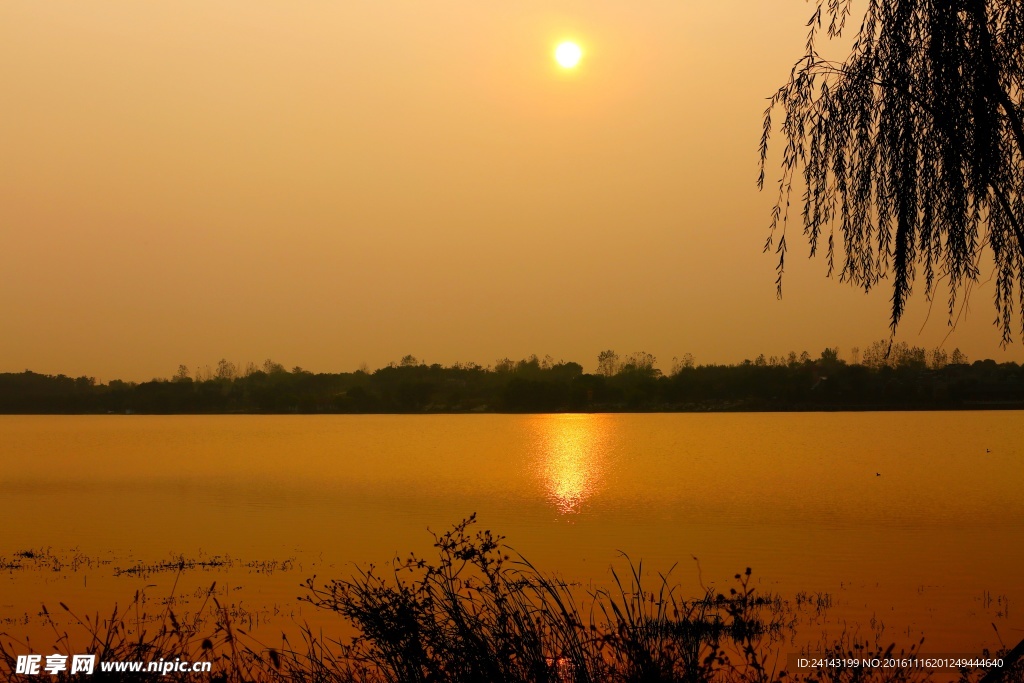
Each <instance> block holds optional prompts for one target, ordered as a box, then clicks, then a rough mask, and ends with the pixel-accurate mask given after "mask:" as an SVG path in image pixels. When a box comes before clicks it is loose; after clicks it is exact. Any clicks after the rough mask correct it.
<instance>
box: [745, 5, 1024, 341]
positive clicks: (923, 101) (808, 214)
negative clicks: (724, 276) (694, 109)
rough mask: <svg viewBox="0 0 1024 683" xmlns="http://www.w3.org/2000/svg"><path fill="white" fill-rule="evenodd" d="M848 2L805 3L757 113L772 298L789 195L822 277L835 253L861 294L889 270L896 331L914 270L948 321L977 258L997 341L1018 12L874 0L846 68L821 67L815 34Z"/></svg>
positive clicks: (1020, 142)
mask: <svg viewBox="0 0 1024 683" xmlns="http://www.w3.org/2000/svg"><path fill="white" fill-rule="evenodd" d="M852 6H853V1H852V0H816V9H815V12H814V14H813V15H812V17H811V21H810V22H809V24H808V26H809V27H810V34H809V36H808V39H807V44H806V52H805V54H804V56H803V57H802V58H801V59H800V60H799V61H798V62H797V63H796V65H795V66H794V67H793V70H792V72H791V73H790V77H789V80H788V82H787V83H786V84H785V85H784V86H783V87H782V88H780V89H779V90H778V92H776V93H775V95H774V96H773V97H772V98H771V101H770V104H769V106H768V109H767V110H766V112H765V120H764V135H763V138H762V142H761V175H760V177H759V179H758V184H759V186H762V187H763V184H764V168H765V163H766V160H767V150H768V140H769V137H770V134H771V131H772V129H773V123H772V115H773V113H774V112H775V111H776V110H777V109H780V110H781V111H782V113H783V114H784V119H783V122H782V124H781V126H779V127H778V128H779V130H780V131H781V132H782V135H783V141H784V149H783V155H782V172H781V176H780V179H779V197H778V201H777V203H776V206H775V208H774V211H773V214H772V222H771V231H770V235H769V237H768V240H767V242H766V243H765V251H768V250H770V249H774V250H775V252H776V253H777V254H778V257H779V263H778V280H777V286H778V288H779V293H780V295H781V287H782V273H783V269H784V265H785V255H786V249H787V246H786V235H785V228H786V222H787V219H788V210H789V205H790V201H791V194H792V192H793V191H794V189H799V191H800V192H802V197H801V201H800V204H802V218H803V231H804V235H805V236H806V238H807V239H808V241H809V243H810V247H811V254H812V255H813V254H814V253H815V251H816V249H817V247H818V245H819V242H820V241H821V240H822V239H826V240H827V256H826V258H827V260H828V268H829V274H830V275H831V274H832V272H833V267H834V258H835V256H836V253H837V252H839V253H840V254H841V256H842V266H841V270H840V276H839V277H840V279H841V280H843V281H847V282H850V283H852V284H854V285H857V286H860V287H863V288H864V289H865V290H869V289H871V287H872V286H874V285H875V284H877V282H878V281H879V280H880V279H881V278H883V277H885V276H886V275H887V274H888V273H889V271H890V270H892V272H893V274H894V278H893V293H892V327H893V329H894V330H895V328H896V326H897V324H898V323H899V320H900V316H901V315H902V314H903V311H904V307H905V305H906V301H907V297H908V296H909V295H910V293H911V288H912V284H913V282H914V279H915V277H916V276H917V275H918V267H920V268H921V269H922V270H923V276H924V281H925V286H926V288H927V293H928V296H929V297H931V296H932V294H933V293H934V289H935V286H936V284H937V283H938V282H939V281H940V280H942V279H944V278H948V286H949V299H948V305H949V320H950V322H951V323H953V322H954V318H955V316H956V304H957V298H958V296H959V295H960V294H961V292H963V293H964V297H966V296H968V295H969V293H970V287H971V285H972V284H973V283H975V282H976V281H977V279H978V274H979V272H980V270H979V260H980V258H981V255H982V253H983V250H984V249H985V248H988V250H989V253H991V255H992V258H993V260H994V263H995V282H996V293H995V307H996V324H997V325H998V326H999V327H1000V329H1001V333H1002V342H1003V344H1006V343H1009V342H1010V341H1011V339H1012V332H1011V327H1012V316H1013V313H1014V310H1015V309H1024V227H1022V225H1024V163H1022V161H1024V123H1022V119H1024V3H1021V2H1020V0H949V1H943V2H932V1H930V0H891V1H889V2H880V1H878V0H872V1H871V2H869V3H867V8H866V10H865V13H864V16H863V20H862V22H861V24H860V28H859V30H858V31H857V34H856V37H855V40H854V42H853V45H852V49H851V52H850V55H849V57H848V58H847V59H846V61H845V62H834V61H829V60H827V59H824V58H823V57H822V56H821V55H820V54H819V51H818V47H819V42H820V41H819V38H820V36H821V34H822V33H823V32H824V33H825V34H826V35H827V36H828V37H829V38H836V37H838V36H840V35H841V34H842V32H843V30H844V27H845V24H846V21H847V19H848V18H849V17H850V13H851V11H852ZM826 25H827V28H825V26H826ZM836 226H838V228H839V230H838V233H839V235H838V237H839V239H840V240H841V242H842V244H841V246H839V245H837V244H836V230H835V228H836ZM1015 289H1016V290H1017V291H1016V295H1015ZM1015 296H1017V297H1020V298H1019V299H1016V300H1015Z"/></svg>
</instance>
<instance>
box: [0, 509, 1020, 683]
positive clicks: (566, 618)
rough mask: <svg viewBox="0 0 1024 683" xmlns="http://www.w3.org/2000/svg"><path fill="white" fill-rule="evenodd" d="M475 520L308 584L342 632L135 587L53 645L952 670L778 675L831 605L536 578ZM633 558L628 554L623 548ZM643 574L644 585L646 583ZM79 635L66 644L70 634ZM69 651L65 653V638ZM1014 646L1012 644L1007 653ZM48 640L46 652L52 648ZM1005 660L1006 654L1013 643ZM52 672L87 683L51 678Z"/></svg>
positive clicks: (135, 651)
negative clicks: (254, 623)
mask: <svg viewBox="0 0 1024 683" xmlns="http://www.w3.org/2000/svg"><path fill="white" fill-rule="evenodd" d="M475 523H476V519H475V516H471V517H469V518H467V519H465V520H463V521H462V522H460V523H458V524H456V525H454V526H453V527H452V528H451V529H449V530H448V531H446V532H444V533H440V534H434V548H435V550H436V557H432V558H430V559H427V558H424V557H418V556H416V555H409V556H408V557H405V558H400V559H396V560H394V561H393V562H392V563H390V564H389V565H387V566H386V568H382V569H378V568H377V567H376V566H374V565H369V566H367V567H365V568H362V569H357V570H356V571H355V573H354V574H353V575H352V576H350V577H349V578H346V579H333V580H329V581H326V582H324V581H320V580H318V579H317V577H315V576H314V577H312V578H310V579H308V580H307V581H306V582H305V584H304V585H305V589H306V594H305V596H303V597H302V598H301V599H303V600H305V601H307V602H308V603H309V604H311V605H313V606H314V607H316V608H318V609H321V610H327V611H329V612H333V613H336V614H338V615H339V616H340V617H341V618H342V621H341V623H340V624H339V631H340V630H342V629H348V630H349V631H353V632H354V633H355V635H354V636H352V637H350V638H347V639H343V638H341V637H340V636H335V637H325V636H324V635H323V634H321V633H319V632H316V631H314V629H312V628H310V627H308V626H307V627H305V628H303V629H302V630H301V634H300V638H299V642H297V643H291V642H289V640H288V639H287V637H283V639H282V643H281V645H280V646H275V647H270V646H267V645H265V644H263V643H261V642H259V641H258V640H257V639H256V638H255V637H254V636H252V635H251V634H249V633H247V632H246V631H245V630H244V629H242V628H239V627H238V626H236V625H235V624H233V622H232V618H231V615H230V613H229V611H228V610H226V609H224V608H223V607H222V606H221V605H220V604H219V603H218V602H217V599H216V596H215V594H214V590H213V587H211V590H210V591H209V593H208V596H207V601H206V602H204V603H203V605H201V607H200V609H198V610H195V611H194V612H192V613H191V615H190V617H189V618H188V619H179V617H178V616H177V615H176V614H175V612H174V611H173V609H172V608H171V607H170V604H171V601H166V602H165V604H164V606H163V607H162V608H161V609H160V610H158V611H157V612H156V613H154V614H152V615H147V613H146V611H145V608H144V604H145V601H144V600H143V599H142V598H141V596H140V595H139V594H136V596H135V600H134V601H133V602H132V605H131V606H130V607H129V609H127V610H124V611H118V610H117V609H115V610H114V612H113V614H112V615H111V617H110V618H108V619H100V617H99V616H98V615H96V616H95V617H92V618H90V617H85V618H78V617H77V616H75V615H74V614H73V613H72V612H71V610H70V609H69V608H67V607H66V606H65V605H63V604H61V607H62V609H64V610H66V611H67V612H68V613H69V614H71V616H72V624H73V625H76V626H77V627H78V628H79V629H81V630H82V631H83V632H84V634H85V639H84V640H86V641H87V644H85V645H83V644H82V643H80V642H79V641H81V640H82V639H81V638H80V637H78V638H72V637H71V636H69V635H68V634H67V633H66V632H64V633H62V632H60V630H59V629H58V628H57V627H56V625H55V624H54V622H53V620H50V623H51V625H53V626H54V634H55V637H56V641H55V645H54V647H55V648H56V649H57V650H58V651H60V652H64V653H65V654H72V649H74V653H86V654H95V655H97V657H98V659H99V660H100V661H146V662H148V661H156V660H158V659H163V660H164V661H171V660H174V659H176V658H177V659H182V660H187V661H192V662H194V661H209V662H212V663H213V672H212V674H191V673H179V672H172V673H170V674H169V675H166V676H160V675H158V674H153V673H130V672H100V671H99V669H98V668H97V673H96V674H94V675H93V676H92V678H95V679H97V680H103V681H142V680H146V681H152V680H155V679H157V678H159V679H161V680H167V681H185V680H198V679H200V677H201V678H206V679H208V680H213V681H224V682H225V683H226V682H229V681H230V682H232V683H234V682H238V683H241V682H243V681H266V682H268V683H299V682H303V683H305V682H309V683H353V682H354V683H407V682H408V683H434V682H441V681H457V682H467V683H475V682H477V681H480V682H492V681H493V682H495V683H506V682H507V683H518V682H531V683H592V682H605V681H608V682H623V683H632V682H636V683H641V682H645V683H646V682H651V683H661V682H666V683H667V682H676V681H678V682H682V683H784V682H786V681H806V682H807V683H812V682H814V683H817V682H819V681H820V682H822V683H855V682H857V681H878V682H880V683H881V682H888V681H893V682H895V681H925V680H949V677H947V678H941V677H936V675H933V674H932V673H931V672H929V671H927V670H923V669H915V668H904V669H871V668H860V669H852V668H847V669H822V670H819V671H817V672H815V673H814V674H813V675H808V674H806V673H800V672H794V671H787V670H786V666H787V657H786V656H785V655H784V654H783V649H787V648H788V649H789V650H793V649H795V648H794V647H793V643H792V636H793V633H794V631H793V629H794V625H795V624H796V620H797V615H796V611H798V610H800V609H805V608H808V606H809V608H810V609H817V610H821V609H827V599H822V597H821V596H817V598H816V599H810V600H808V599H807V598H806V596H804V597H803V598H799V597H798V599H797V601H796V603H793V602H790V601H785V600H782V599H780V598H778V597H776V596H771V595H760V594H758V593H757V591H756V590H755V589H754V587H753V586H752V581H751V571H750V570H749V569H747V570H746V571H745V572H743V573H741V574H737V575H736V577H735V580H736V584H735V587H734V588H732V589H731V590H729V592H728V594H724V593H717V592H715V591H713V590H710V589H705V590H704V593H703V595H699V596H697V597H692V598H687V597H683V596H682V595H681V590H680V587H679V585H678V584H676V583H673V581H672V578H671V572H669V573H667V574H658V575H656V578H653V579H651V578H645V577H646V576H647V575H645V573H644V570H643V566H642V565H641V564H639V563H637V564H634V563H632V562H627V564H628V571H626V572H621V573H620V572H618V571H616V570H614V569H613V571H612V582H611V584H612V587H611V588H592V589H589V590H584V589H583V588H582V587H580V586H576V585H571V584H569V583H567V582H565V581H563V580H560V579H557V578H554V577H552V576H549V575H546V574H544V573H542V572H541V571H539V570H538V569H537V568H536V567H534V566H533V565H532V564H530V563H529V562H528V561H527V560H526V559H524V558H523V557H521V556H518V555H516V554H515V553H514V552H512V551H511V550H510V549H509V548H508V547H507V546H505V545H504V543H503V541H504V539H503V538H502V537H500V536H497V535H494V534H492V533H491V532H490V531H488V530H479V531H478V530H476V529H475ZM626 559H627V560H628V558H626ZM647 584H653V585H652V587H650V588H648V586H647ZM73 641H74V642H73ZM73 645H74V646H75V648H73V647H72V646H73ZM918 645H919V644H915V645H913V646H911V647H910V648H909V649H908V650H906V651H901V652H900V653H896V651H895V647H896V646H895V645H889V646H888V647H883V646H882V645H879V644H877V643H876V644H872V645H868V644H867V643H862V642H859V641H856V640H854V639H852V638H850V637H843V638H840V640H838V641H836V642H834V643H833V644H832V645H830V646H828V647H826V648H824V651H823V653H822V654H824V655H826V656H832V657H858V658H863V657H876V656H877V657H884V656H887V655H891V654H894V653H895V654H904V655H906V656H909V655H913V654H915V653H916V651H917V647H918ZM36 649H37V648H35V647H34V644H33V643H28V642H18V641H15V640H13V639H11V638H10V637H9V636H6V634H0V662H4V663H6V664H7V666H8V667H9V668H8V673H7V680H8V681H12V682H15V681H16V682H18V683H28V682H29V681H34V680H38V679H39V676H26V675H19V674H16V673H14V671H15V660H16V656H17V655H19V654H25V653H26V652H31V651H35V650H36ZM1018 649H1019V648H1018ZM52 651H53V650H50V651H48V652H43V653H42V654H49V653H50V652H52ZM1011 654H1012V653H1011ZM1007 663H1008V664H1010V666H1008V667H1007V668H1006V669H1005V670H1004V671H1002V673H1000V674H999V675H998V676H993V675H991V674H990V675H989V676H988V677H987V678H985V682H986V683H991V682H992V681H995V680H1004V681H1007V682H1009V681H1022V680H1024V667H1022V666H1021V665H1020V664H1019V663H1018V664H1017V665H1016V666H1013V665H1012V662H1011V661H1010V660H1008V662H1007ZM986 673H987V672H985V671H980V670H978V671H962V672H960V673H959V675H958V677H954V678H953V680H960V681H962V682H964V683H973V682H976V681H979V680H980V679H981V678H982V677H984V676H986ZM46 677H47V678H49V679H50V680H56V681H70V680H72V679H76V680H82V678H83V677H82V676H80V675H77V674H76V675H74V676H72V675H69V674H67V673H66V672H62V673H60V674H58V675H55V676H49V675H47V676H46Z"/></svg>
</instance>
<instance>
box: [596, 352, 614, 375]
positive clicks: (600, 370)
mask: <svg viewBox="0 0 1024 683" xmlns="http://www.w3.org/2000/svg"><path fill="white" fill-rule="evenodd" d="M618 371H619V354H617V353H615V352H614V351H612V350H611V349H608V350H607V351H602V352H601V353H599V354H597V374H599V375H604V376H605V377H611V376H612V375H614V374H615V373H617V372H618Z"/></svg>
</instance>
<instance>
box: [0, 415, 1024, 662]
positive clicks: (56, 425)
mask: <svg viewBox="0 0 1024 683" xmlns="http://www.w3.org/2000/svg"><path fill="white" fill-rule="evenodd" d="M1021 418H1022V414H1021V413H1019V412H977V413H966V412H957V413H854V414H821V413H802V414H734V415H725V414H717V415H522V416H521V415H443V416H383V415H372V416H159V417H156V416H153V417H150V416H67V417H64V416H60V417H52V416H30V417H15V416H0V467H2V471H0V517H2V519H3V520H4V521H3V526H2V531H0V565H2V564H3V562H4V561H6V562H8V563H10V562H11V561H12V560H14V559H15V558H16V556H17V553H19V552H22V551H26V550H32V551H33V552H34V553H36V554H37V555H40V556H41V557H50V556H52V557H56V558H58V559H61V558H62V562H63V564H60V565H59V566H58V565H56V564H53V566H51V565H47V564H46V563H45V562H43V563H40V562H36V564H35V565H33V567H34V569H32V570H28V569H26V568H25V567H26V566H27V564H31V563H25V562H22V563H21V564H22V565H23V566H22V568H21V569H17V568H13V569H12V568H9V569H7V570H6V571H3V572H2V573H0V631H6V632H7V633H8V634H12V635H14V636H20V635H31V634H32V631H33V629H34V628H36V626H34V624H35V623H36V622H37V621H38V620H37V619H36V618H35V617H36V615H38V612H39V611H40V605H41V604H43V603H45V604H47V605H56V603H57V602H58V601H63V602H65V603H67V604H69V605H70V606H72V607H76V608H78V609H79V610H80V611H82V612H91V611H96V610H100V611H103V612H108V611H109V608H110V607H111V606H112V605H113V603H114V602H119V603H121V604H124V603H125V602H127V599H128V598H129V597H130V596H131V595H132V594H133V593H134V591H135V590H136V589H137V588H140V587H144V586H147V585H148V586H150V588H149V589H148V592H149V594H151V595H153V594H156V595H161V594H170V592H171V591H172V590H174V591H175V592H177V593H179V594H182V595H187V594H188V592H189V591H190V590H195V589H196V588H197V587H199V586H201V585H208V584H209V583H212V581H213V580H216V581H217V582H218V585H219V586H220V588H219V590H220V591H222V593H221V595H222V597H221V600H222V601H224V602H225V603H227V604H231V605H233V606H234V607H235V608H236V609H237V610H238V611H239V613H242V614H248V615H250V618H253V615H255V619H256V620H257V621H259V622H260V624H261V625H262V626H263V627H268V628H272V629H276V630H278V631H282V630H288V628H290V627H291V626H294V623H293V622H301V621H310V622H311V623H320V622H319V621H318V620H324V619H325V618H326V617H325V616H324V615H320V614H317V613H316V611H315V610H311V609H310V608H309V607H308V606H307V605H304V604H303V603H299V602H298V601H297V600H296V597H297V596H298V595H300V594H302V590H301V588H300V584H301V583H302V581H303V580H304V579H305V578H306V577H307V576H310V575H312V574H314V573H315V574H317V575H318V576H319V577H322V578H327V577H331V576H341V575H347V574H349V573H351V570H352V568H353V566H354V563H368V562H371V561H372V562H376V563H378V564H380V563H382V562H385V561H387V560H388V559H390V558H392V557H393V556H394V555H395V554H396V553H400V554H403V555H404V554H406V553H408V552H409V551H411V550H416V551H419V552H426V551H428V550H429V549H430V536H429V535H428V534H427V532H426V529H427V528H428V527H429V528H431V529H434V530H443V529H445V528H447V527H449V526H450V525H451V524H452V523H454V522H456V521H458V520H460V519H462V518H463V517H466V516H467V515H469V514H470V513H472V512H476V513H477V515H478V518H479V520H480V525H481V526H483V527H487V528H490V529H493V530H494V531H495V532H497V533H500V534H503V535H505V536H506V537H507V539H508V543H509V544H510V545H511V546H513V547H514V548H515V549H516V550H518V551H519V552H521V553H522V554H523V555H524V556H526V557H527V558H529V559H530V560H531V561H532V562H533V563H534V564H535V565H537V566H538V567H539V568H541V569H543V570H547V571H550V572H555V573H558V574H559V575H561V576H562V577H564V578H566V579H570V580H578V581H582V582H594V583H597V584H603V583H605V582H607V581H608V580H609V572H608V567H609V565H611V564H612V563H613V562H616V561H621V560H620V559H619V552H620V551H621V552H625V553H628V555H629V556H630V557H632V558H634V559H643V561H644V568H645V570H646V569H650V570H652V571H659V570H660V571H665V570H667V569H668V568H669V567H671V566H672V565H674V564H677V565H678V566H677V567H676V569H675V571H674V576H675V577H676V579H677V581H678V582H679V583H680V584H681V585H682V586H683V588H685V589H692V591H693V594H694V595H697V594H699V593H700V592H701V591H700V585H701V581H703V582H704V583H705V584H708V583H714V584H715V585H716V587H721V588H722V589H725V588H727V587H728V586H730V585H731V580H732V579H731V577H732V575H733V574H735V573H737V572H740V571H742V570H743V569H744V568H745V567H747V566H750V567H753V569H754V577H755V580H757V581H758V586H759V588H760V589H762V590H768V591H773V592H778V593H781V594H783V595H792V594H795V593H796V592H797V591H808V592H827V593H829V594H830V595H831V596H832V599H833V607H832V609H831V610H830V611H829V614H828V617H827V618H826V619H823V620H821V621H820V623H819V624H817V625H816V626H814V627H813V628H812V629H805V631H804V633H803V634H802V635H803V636H804V637H807V638H813V637H814V636H815V635H816V634H815V633H813V632H812V631H813V630H814V629H818V630H822V629H827V630H829V632H833V633H838V632H839V631H841V630H843V628H844V627H846V628H850V629H852V628H853V627H854V625H858V626H859V628H860V629H861V630H862V631H863V632H867V631H869V630H870V629H871V626H872V624H873V625H874V627H876V628H878V627H882V626H884V628H885V635H884V637H885V638H887V639H889V640H896V641H898V642H903V643H907V644H909V643H911V642H913V641H915V640H916V639H918V638H919V637H920V636H921V634H922V633H923V634H924V635H925V636H926V638H927V640H926V646H925V648H924V649H925V651H928V652H936V653H938V652H972V651H978V650H980V648H981V647H994V646H997V645H998V644H999V643H998V639H997V637H996V634H995V631H994V630H993V628H992V624H993V623H994V624H995V625H996V627H997V628H998V629H999V633H1000V634H1001V636H1002V638H1003V639H1004V640H1005V641H1006V642H1007V644H1008V645H1012V644H1014V643H1015V642H1016V641H1019V640H1021V639H1022V638H1024V618H1022V617H1024V571H1021V568H1022V566H1024V421H1022V419H1021ZM182 555H183V556H185V557H186V558H189V559H198V560H203V559H206V560H210V559H211V558H218V559H217V562H220V561H224V560H228V561H230V562H229V564H228V565H222V566H215V567H208V568H206V569H202V568H199V569H196V570H194V571H192V572H189V573H186V575H183V576H182V577H178V578H177V579H176V577H175V573H174V572H170V571H163V572H161V571H153V572H143V573H142V574H135V573H132V574H127V575H126V574H121V575H119V576H115V574H116V573H117V572H118V570H123V569H130V568H132V567H137V566H143V567H146V566H149V567H151V566H152V565H153V564H154V563H159V562H161V561H167V560H169V559H172V558H175V557H179V556H182ZM75 558H78V559H77V562H75V561H74V560H75ZM694 558H698V559H699V564H698V562H697V561H695V559H694ZM215 564H216V563H215ZM41 567H42V568H41ZM175 580H178V582H179V583H178V586H177V587H174V588H173V589H172V586H173V585H174V582H175ZM322 623H323V624H326V626H325V628H329V627H330V623H333V622H331V621H329V620H326V621H323V622H322ZM1010 641H1013V643H1011V642H1010Z"/></svg>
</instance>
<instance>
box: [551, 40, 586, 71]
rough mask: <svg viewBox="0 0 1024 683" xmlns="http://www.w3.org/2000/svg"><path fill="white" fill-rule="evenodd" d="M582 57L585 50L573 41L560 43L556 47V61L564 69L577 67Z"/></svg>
mask: <svg viewBox="0 0 1024 683" xmlns="http://www.w3.org/2000/svg"><path fill="white" fill-rule="evenodd" d="M582 57H583V50H582V49H580V46H579V45H577V44H576V43H573V42H571V41H566V42H564V43H559V44H558V47H556V48H555V61H556V62H558V64H559V66H561V67H562V68H563V69H573V68H575V67H576V65H577V64H579V63H580V59H581V58H582Z"/></svg>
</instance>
